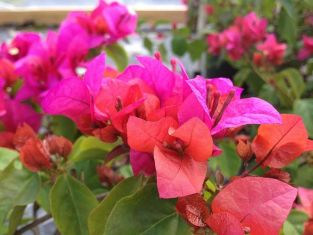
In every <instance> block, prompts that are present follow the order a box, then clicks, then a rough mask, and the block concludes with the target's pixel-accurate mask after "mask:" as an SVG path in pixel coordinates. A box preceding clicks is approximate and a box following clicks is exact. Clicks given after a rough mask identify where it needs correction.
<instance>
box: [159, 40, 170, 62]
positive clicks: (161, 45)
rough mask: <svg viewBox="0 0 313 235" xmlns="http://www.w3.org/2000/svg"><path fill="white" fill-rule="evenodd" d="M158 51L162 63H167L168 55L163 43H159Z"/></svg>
mask: <svg viewBox="0 0 313 235" xmlns="http://www.w3.org/2000/svg"><path fill="white" fill-rule="evenodd" d="M158 51H159V52H160V53H161V56H162V61H164V62H167V61H168V58H167V57H168V55H167V49H166V47H165V45H164V43H161V44H160V45H159V46H158Z"/></svg>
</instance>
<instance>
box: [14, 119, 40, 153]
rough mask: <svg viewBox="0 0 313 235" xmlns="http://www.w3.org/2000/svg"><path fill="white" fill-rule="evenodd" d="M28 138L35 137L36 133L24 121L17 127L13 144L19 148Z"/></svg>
mask: <svg viewBox="0 0 313 235" xmlns="http://www.w3.org/2000/svg"><path fill="white" fill-rule="evenodd" d="M29 139H37V135H36V133H35V132H34V130H33V129H32V128H31V127H30V126H29V125H28V124H26V123H24V124H22V125H20V126H19V127H18V129H17V131H16V133H15V135H14V138H13V144H14V146H15V148H16V149H17V150H19V149H20V148H21V147H23V145H24V144H25V143H26V142H27V140H29Z"/></svg>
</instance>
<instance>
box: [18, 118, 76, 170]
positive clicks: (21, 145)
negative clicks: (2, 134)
mask: <svg viewBox="0 0 313 235" xmlns="http://www.w3.org/2000/svg"><path fill="white" fill-rule="evenodd" d="M13 143H14V145H15V148H16V149H17V150H19V152H20V159H21V162H22V163H23V165H24V166H25V167H26V168H28V169H29V170H30V171H33V172H37V171H40V170H46V169H51V168H52V167H53V162H52V159H51V155H55V156H57V157H59V156H61V157H63V158H66V157H67V156H68V155H69V154H70V152H71V150H72V143H71V142H70V141H69V140H67V139H65V138H64V137H59V136H48V137H46V138H45V139H44V140H43V141H41V140H40V139H39V138H38V137H37V135H36V133H35V132H34V131H33V130H32V128H31V127H30V126H28V125H27V124H23V125H21V126H20V127H19V128H18V129H17V131H16V133H15V136H14V139H13Z"/></svg>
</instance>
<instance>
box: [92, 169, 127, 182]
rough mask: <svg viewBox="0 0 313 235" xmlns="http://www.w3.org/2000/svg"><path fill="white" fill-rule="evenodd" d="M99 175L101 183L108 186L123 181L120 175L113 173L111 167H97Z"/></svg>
mask: <svg viewBox="0 0 313 235" xmlns="http://www.w3.org/2000/svg"><path fill="white" fill-rule="evenodd" d="M97 173H98V176H99V179H100V182H101V183H103V184H105V185H107V186H113V185H115V184H117V183H118V182H120V181H121V180H123V177H122V176H120V175H118V174H117V173H116V172H115V171H113V170H112V169H111V168H110V167H107V166H105V165H102V166H98V167H97Z"/></svg>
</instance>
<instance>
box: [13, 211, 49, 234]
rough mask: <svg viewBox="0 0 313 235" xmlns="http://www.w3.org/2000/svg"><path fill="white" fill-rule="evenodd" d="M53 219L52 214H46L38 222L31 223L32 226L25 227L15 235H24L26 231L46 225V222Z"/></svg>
mask: <svg viewBox="0 0 313 235" xmlns="http://www.w3.org/2000/svg"><path fill="white" fill-rule="evenodd" d="M50 218H51V215H50V214H46V215H44V216H42V217H40V218H38V219H36V220H34V221H33V222H31V223H30V224H27V225H25V226H24V227H22V228H20V229H18V230H17V231H16V232H15V233H14V235H22V234H23V233H25V232H26V231H28V230H30V229H32V228H34V227H36V226H38V225H40V224H42V223H44V222H45V221H47V220H49V219H50Z"/></svg>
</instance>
